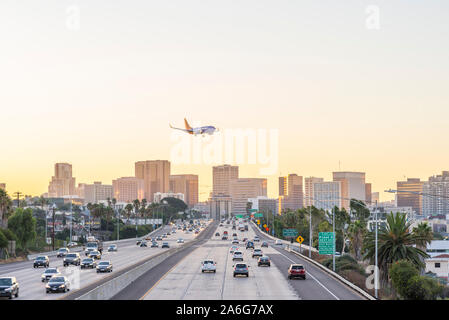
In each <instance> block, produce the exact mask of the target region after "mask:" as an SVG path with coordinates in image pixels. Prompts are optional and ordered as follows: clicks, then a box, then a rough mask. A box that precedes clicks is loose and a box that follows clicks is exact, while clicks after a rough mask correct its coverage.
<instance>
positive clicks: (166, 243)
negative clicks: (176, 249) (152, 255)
mask: <svg viewBox="0 0 449 320" xmlns="http://www.w3.org/2000/svg"><path fill="white" fill-rule="evenodd" d="M161 248H170V246H169V245H168V242H162V247H161Z"/></svg>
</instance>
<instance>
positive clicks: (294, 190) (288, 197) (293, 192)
mask: <svg viewBox="0 0 449 320" xmlns="http://www.w3.org/2000/svg"><path fill="white" fill-rule="evenodd" d="M278 201H279V210H280V211H282V210H283V209H291V210H296V209H300V208H302V207H304V192H303V187H302V176H298V175H297V174H294V173H293V174H289V175H288V176H287V177H279V199H278Z"/></svg>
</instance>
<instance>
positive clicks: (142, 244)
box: [140, 241, 148, 247]
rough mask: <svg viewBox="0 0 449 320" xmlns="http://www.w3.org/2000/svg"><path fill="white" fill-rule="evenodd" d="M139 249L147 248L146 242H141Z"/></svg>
mask: <svg viewBox="0 0 449 320" xmlns="http://www.w3.org/2000/svg"><path fill="white" fill-rule="evenodd" d="M140 247H148V245H147V242H146V241H142V242H141V243H140Z"/></svg>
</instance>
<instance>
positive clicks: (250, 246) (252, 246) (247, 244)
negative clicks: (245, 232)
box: [246, 241, 254, 249]
mask: <svg viewBox="0 0 449 320" xmlns="http://www.w3.org/2000/svg"><path fill="white" fill-rule="evenodd" d="M246 249H254V242H252V241H247V242H246Z"/></svg>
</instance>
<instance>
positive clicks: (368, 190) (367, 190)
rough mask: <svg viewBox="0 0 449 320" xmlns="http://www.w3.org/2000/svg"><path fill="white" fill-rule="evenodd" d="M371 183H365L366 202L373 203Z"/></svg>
mask: <svg viewBox="0 0 449 320" xmlns="http://www.w3.org/2000/svg"><path fill="white" fill-rule="evenodd" d="M371 193H372V192H371V183H365V203H366V204H371V203H372V199H371Z"/></svg>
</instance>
